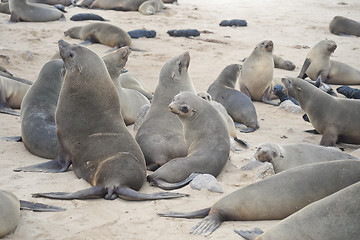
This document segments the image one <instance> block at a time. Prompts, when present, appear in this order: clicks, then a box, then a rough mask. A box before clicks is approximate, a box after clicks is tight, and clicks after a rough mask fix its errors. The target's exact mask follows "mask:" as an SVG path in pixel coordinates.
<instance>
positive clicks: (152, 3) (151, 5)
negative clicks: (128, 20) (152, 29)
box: [138, 0, 165, 15]
mask: <svg viewBox="0 0 360 240" xmlns="http://www.w3.org/2000/svg"><path fill="white" fill-rule="evenodd" d="M164 8H165V5H164V3H163V1H162V0H147V1H145V2H143V3H142V4H141V5H140V6H139V9H138V11H139V12H141V13H142V14H144V15H154V14H155V13H157V12H159V11H161V9H164Z"/></svg>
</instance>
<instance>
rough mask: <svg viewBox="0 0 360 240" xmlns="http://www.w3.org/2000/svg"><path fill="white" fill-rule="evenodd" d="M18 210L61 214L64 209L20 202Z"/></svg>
mask: <svg viewBox="0 0 360 240" xmlns="http://www.w3.org/2000/svg"><path fill="white" fill-rule="evenodd" d="M20 210H29V211H33V212H63V211H65V210H66V208H61V207H56V206H52V205H47V204H42V203H34V202H28V201H24V200H20Z"/></svg>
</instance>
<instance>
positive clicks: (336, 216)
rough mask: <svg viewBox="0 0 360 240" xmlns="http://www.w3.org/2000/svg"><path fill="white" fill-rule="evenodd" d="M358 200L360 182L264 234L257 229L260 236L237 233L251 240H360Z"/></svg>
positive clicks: (295, 214) (302, 211)
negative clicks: (358, 239) (359, 239)
mask: <svg viewBox="0 0 360 240" xmlns="http://www.w3.org/2000/svg"><path fill="white" fill-rule="evenodd" d="M359 197H360V182H358V183H354V184H352V185H350V186H348V187H346V188H344V189H342V190H340V191H338V192H336V193H334V194H331V195H330V196H328V197H326V198H323V199H321V200H319V201H316V202H314V203H312V204H310V205H308V206H306V207H304V208H303V209H301V210H300V211H298V212H296V213H294V214H292V215H291V216H289V217H287V218H285V219H284V220H282V221H280V222H279V223H277V224H276V225H274V226H273V227H272V228H270V229H269V230H267V231H265V233H263V234H262V231H261V230H260V229H258V228H257V229H256V230H257V232H259V234H262V235H261V236H257V233H255V234H253V231H250V232H249V231H237V230H235V232H236V233H238V234H240V235H241V236H242V237H244V238H245V239H248V240H255V239H256V240H267V239H268V240H271V239H292V240H304V239H318V240H327V239H357V238H358V237H359V234H360V230H359V225H358V221H357V220H358V219H359V218H360V206H359V202H358V199H359ZM315 219H316V220H315ZM314 220H315V221H314ZM304 233H305V234H304Z"/></svg>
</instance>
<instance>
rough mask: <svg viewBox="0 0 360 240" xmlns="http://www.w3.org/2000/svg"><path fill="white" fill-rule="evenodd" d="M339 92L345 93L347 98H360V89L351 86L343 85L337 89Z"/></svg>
mask: <svg viewBox="0 0 360 240" xmlns="http://www.w3.org/2000/svg"><path fill="white" fill-rule="evenodd" d="M336 91H337V92H338V93H341V94H343V95H344V96H345V97H347V98H354V99H360V89H357V88H352V87H349V86H341V87H338V88H337V89H336Z"/></svg>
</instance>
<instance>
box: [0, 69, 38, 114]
mask: <svg viewBox="0 0 360 240" xmlns="http://www.w3.org/2000/svg"><path fill="white" fill-rule="evenodd" d="M30 86H31V84H28V83H24V82H20V81H17V80H15V79H12V78H9V77H4V76H1V75H0V112H1V113H6V114H10V115H15V116H20V114H19V113H18V112H16V111H15V110H13V109H20V105H21V102H22V100H23V98H24V96H25V94H26V92H27V91H28V90H29V88H30Z"/></svg>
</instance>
